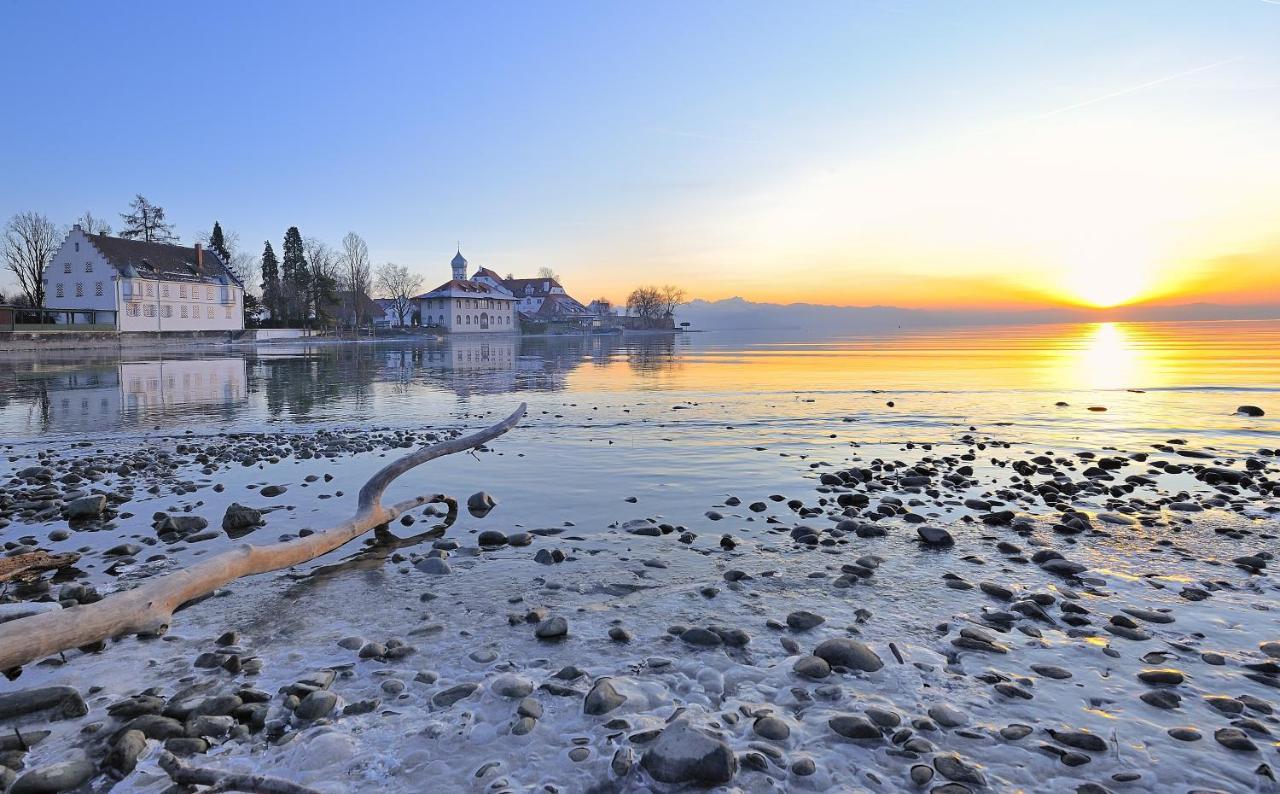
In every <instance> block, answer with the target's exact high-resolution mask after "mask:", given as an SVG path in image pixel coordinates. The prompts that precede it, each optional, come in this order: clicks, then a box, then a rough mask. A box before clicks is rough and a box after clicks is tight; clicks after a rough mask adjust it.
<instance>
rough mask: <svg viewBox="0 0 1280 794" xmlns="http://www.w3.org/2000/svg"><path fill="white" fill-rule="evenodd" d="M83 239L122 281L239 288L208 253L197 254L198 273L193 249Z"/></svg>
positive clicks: (98, 237) (112, 239)
mask: <svg viewBox="0 0 1280 794" xmlns="http://www.w3.org/2000/svg"><path fill="white" fill-rule="evenodd" d="M85 236H86V237H88V238H89V242H90V243H91V244H92V245H93V247H94V248H96V249H98V251H99V252H100V253H101V254H102V255H103V256H104V257H106V259H107V261H108V262H110V263H111V266H112V267H114V268H115V269H116V270H117V271H119V272H120V274H121V275H123V276H126V277H139V278H158V279H164V280H166V281H197V282H206V281H214V282H220V281H221V280H222V279H226V281H227V283H231V284H238V285H240V281H239V279H237V278H236V277H235V275H234V274H233V273H232V272H231V271H230V270H228V269H227V265H226V263H225V262H223V261H222V257H220V256H218V255H217V254H216V253H215V252H213V251H211V250H208V249H205V250H203V251H202V252H201V260H202V261H203V262H204V268H203V273H201V272H200V270H199V269H198V268H197V267H196V249H195V247H194V246H186V245H170V244H169V243H149V242H145V241H143V240H126V239H125V238H123V237H111V236H109V235H106V234H87V235H85ZM240 286H243V285H240Z"/></svg>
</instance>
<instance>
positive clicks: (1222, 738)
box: [1213, 728, 1258, 753]
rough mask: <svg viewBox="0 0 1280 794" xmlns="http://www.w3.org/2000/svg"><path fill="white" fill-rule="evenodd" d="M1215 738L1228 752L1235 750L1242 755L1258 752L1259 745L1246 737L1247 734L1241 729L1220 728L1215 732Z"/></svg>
mask: <svg viewBox="0 0 1280 794" xmlns="http://www.w3.org/2000/svg"><path fill="white" fill-rule="evenodd" d="M1213 738H1215V739H1217V740H1218V744H1220V745H1222V746H1223V747H1225V748H1227V749H1228V750H1235V751H1237V752H1241V753H1253V752H1257V750H1258V745H1256V744H1254V743H1253V741H1252V740H1251V739H1250V738H1249V737H1248V736H1247V735H1245V732H1244V731H1242V730H1240V729H1239V728H1219V729H1218V730H1216V731H1214V732H1213Z"/></svg>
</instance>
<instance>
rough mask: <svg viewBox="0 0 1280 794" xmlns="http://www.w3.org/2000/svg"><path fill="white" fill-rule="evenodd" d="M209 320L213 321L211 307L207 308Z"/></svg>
mask: <svg viewBox="0 0 1280 794" xmlns="http://www.w3.org/2000/svg"><path fill="white" fill-rule="evenodd" d="M209 319H210V320H212V319H213V307H212V306H210V307H209Z"/></svg>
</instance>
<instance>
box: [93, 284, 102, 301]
mask: <svg viewBox="0 0 1280 794" xmlns="http://www.w3.org/2000/svg"><path fill="white" fill-rule="evenodd" d="M93 294H94V295H97V296H98V297H99V298H101V297H102V282H101V281H99V282H98V283H97V284H94V285H93Z"/></svg>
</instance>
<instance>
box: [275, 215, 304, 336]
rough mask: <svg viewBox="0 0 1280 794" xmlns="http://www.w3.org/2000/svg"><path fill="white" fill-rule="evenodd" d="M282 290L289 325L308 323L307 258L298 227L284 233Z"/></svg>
mask: <svg viewBox="0 0 1280 794" xmlns="http://www.w3.org/2000/svg"><path fill="white" fill-rule="evenodd" d="M280 253H281V260H280V288H281V291H282V293H283V297H284V303H285V307H286V308H285V313H286V315H287V317H288V319H289V325H291V326H293V325H302V324H305V323H306V321H307V314H308V312H307V298H306V296H307V284H308V282H309V281H310V279H308V278H307V257H306V254H305V253H304V252H303V250H302V234H301V233H300V232H299V231H298V227H297V226H290V227H289V230H288V231H286V232H285V233H284V247H283V248H282V249H280Z"/></svg>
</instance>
